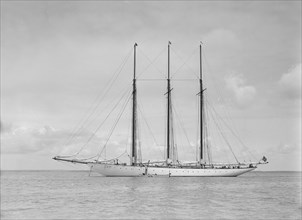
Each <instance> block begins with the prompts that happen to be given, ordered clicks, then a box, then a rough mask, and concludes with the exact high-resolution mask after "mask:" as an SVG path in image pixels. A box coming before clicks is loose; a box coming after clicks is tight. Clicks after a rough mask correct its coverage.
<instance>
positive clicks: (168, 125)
mask: <svg viewBox="0 0 302 220" xmlns="http://www.w3.org/2000/svg"><path fill="white" fill-rule="evenodd" d="M170 45H171V42H170V41H169V43H168V79H167V84H168V85H167V95H168V97H167V102H168V103H167V162H168V160H169V159H170V157H171V122H172V107H171V84H170Z"/></svg>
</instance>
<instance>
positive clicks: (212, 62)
mask: <svg viewBox="0 0 302 220" xmlns="http://www.w3.org/2000/svg"><path fill="white" fill-rule="evenodd" d="M168 41H171V42H172V49H171V72H172V75H173V79H175V80H174V81H172V84H173V88H174V90H173V98H174V99H173V100H174V102H173V106H174V107H175V109H178V110H176V114H177V115H178V116H179V117H178V116H177V117H178V119H177V118H176V116H175V121H174V122H175V132H176V131H180V133H182V134H179V135H178V136H177V140H176V141H177V148H178V154H179V158H180V159H184V160H194V159H195V156H194V153H195V143H196V140H197V139H198V138H197V130H196V127H197V123H196V121H197V104H196V100H197V97H196V94H197V93H198V83H197V81H192V80H188V81H182V80H181V79H196V75H198V71H199V69H198V68H199V63H198V55H199V52H198V47H199V42H200V41H202V42H203V61H204V62H203V70H204V80H205V86H206V87H207V90H206V96H207V100H208V103H209V104H208V108H209V109H212V108H213V109H216V110H215V111H216V112H217V114H218V115H220V116H219V117H221V118H222V119H223V121H227V122H229V123H230V124H231V125H232V128H233V131H236V134H238V135H239V136H240V140H241V141H242V142H243V143H244V145H242V144H238V143H237V145H239V146H238V147H236V146H235V141H234V145H233V144H232V146H233V148H234V149H233V150H234V151H235V152H236V154H237V155H238V157H239V158H242V160H253V161H255V160H258V159H260V158H261V157H262V156H263V155H266V157H267V158H268V159H269V162H270V163H269V164H268V165H266V166H262V167H261V168H260V169H259V170H301V2H300V1H243V2H239V1H213V2H210V1H200V2H199V1H190V2H182V1H175V2H173V1H166V2H157V1H146V2H138V1H114V2H108V1H85V2H84V1H49V2H47V1H1V169H78V167H76V166H70V165H68V164H62V163H59V162H56V161H53V160H52V159H51V158H52V157H53V156H55V155H72V154H74V153H77V152H78V151H79V150H80V149H81V147H83V146H84V147H83V149H82V151H81V152H80V154H79V155H80V156H81V155H82V156H83V157H85V156H89V155H90V156H94V155H95V154H96V153H97V152H99V151H100V150H101V149H102V147H103V145H104V144H105V143H106V140H107V138H108V135H110V129H111V127H112V125H113V123H114V120H115V118H116V117H117V115H118V113H119V111H120V109H121V108H120V107H116V109H115V111H114V112H113V113H112V115H110V117H109V118H108V120H107V121H106V122H105V123H104V125H102V127H100V129H97V128H98V126H99V125H100V124H101V123H102V121H103V120H104V118H106V116H107V115H108V113H109V112H110V109H112V108H113V107H114V106H115V104H116V103H117V102H118V101H119V98H120V97H123V98H122V99H121V101H120V104H121V106H122V105H123V102H125V100H126V99H127V98H128V96H129V94H130V93H129V89H131V77H132V74H133V53H132V49H133V44H134V43H135V42H137V43H138V48H137V57H138V58H137V63H138V66H137V74H138V75H139V79H140V81H138V91H139V94H138V99H139V105H140V110H139V112H142V114H141V113H139V121H140V130H141V132H140V136H141V140H142V155H143V159H145V160H147V159H148V158H151V159H162V158H163V156H164V152H163V150H164V147H163V146H164V144H165V141H164V133H165V96H164V93H165V89H166V84H165V81H163V80H158V81H144V80H146V79H164V78H165V77H166V73H167V44H168ZM113 81H114V83H112V86H110V85H111V82H113ZM104 94H106V96H103V95H104ZM123 95H124V96H123ZM213 111H214V110H213ZM213 111H212V112H213ZM223 113H227V114H223ZM212 114H214V113H211V112H209V113H208V117H209V118H208V119H209V142H211V146H212V156H213V158H214V157H215V156H216V158H217V159H224V160H226V161H231V156H230V157H229V156H225V155H226V153H225V150H224V149H223V146H224V145H225V144H224V143H223V142H220V141H219V140H216V139H215V135H216V136H217V138H218V136H219V135H218V133H219V132H218V129H217V128H216V129H215V126H212V127H210V121H211V120H212V121H213V122H214V123H215V120H213V119H211V118H215V117H214V116H213V117H212V116H211V115H212ZM145 119H146V121H147V122H148V125H147V123H145V122H144V121H145ZM177 120H178V121H177ZM129 122H130V105H129V103H128V105H127V106H126V107H125V112H124V114H123V115H122V117H121V119H120V122H119V124H118V125H119V126H117V128H116V130H115V131H114V133H113V134H112V136H111V138H110V140H109V142H108V147H107V149H106V154H107V155H106V156H107V158H108V157H110V156H113V155H114V154H122V153H123V152H125V150H126V149H127V148H129ZM220 123H221V122H220ZM223 124H224V123H223V122H222V123H221V124H220V125H221V129H222V130H225V133H226V134H229V135H230V136H232V134H233V133H232V132H230V131H227V130H226V129H224V128H222V126H223ZM77 128H78V129H77ZM183 130H185V132H184V131H183ZM73 131H79V132H73ZM73 133H76V134H77V135H75V137H74V138H73V136H72V134H73ZM93 134H94V136H93V138H92V140H91V141H90V142H89V143H88V144H87V146H86V143H87V140H88V139H89V138H90V137H92V135H93ZM150 134H151V135H150ZM220 138H221V137H220ZM233 138H234V137H233ZM231 139H232V138H231ZM215 150H216V151H217V152H218V153H215V152H214V151H215ZM128 152H129V150H128ZM246 152H249V153H248V154H247V153H246ZM116 156H117V155H116ZM82 168H83V167H81V166H80V169H82Z"/></svg>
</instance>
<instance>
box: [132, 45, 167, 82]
mask: <svg viewBox="0 0 302 220" xmlns="http://www.w3.org/2000/svg"><path fill="white" fill-rule="evenodd" d="M165 49H166V48H164V49H163V50H162V51H161V52H160V53H159V54H158V55H157V56H156V57H155V59H153V61H152V60H151V59H150V58H149V57H148V56H147V55H146V54H145V53H144V52H143V51H141V50H140V49H139V51H140V52H141V53H142V54H143V55H144V56H145V57H146V58H147V60H148V61H149V62H150V64H149V65H148V66H147V67H146V68H145V69H144V70H143V71H142V72H141V73H140V74H139V75H138V76H137V78H139V77H140V76H141V75H142V74H143V73H145V72H146V71H147V70H148V69H149V67H150V66H152V65H153V63H154V62H155V61H156V60H157V59H158V58H159V56H160V55H161V54H162V53H163V52H164V51H165ZM154 67H155V68H156V70H157V71H158V72H159V73H160V74H163V73H162V71H161V70H159V69H158V68H157V67H156V66H155V65H154ZM163 75H164V74H163Z"/></svg>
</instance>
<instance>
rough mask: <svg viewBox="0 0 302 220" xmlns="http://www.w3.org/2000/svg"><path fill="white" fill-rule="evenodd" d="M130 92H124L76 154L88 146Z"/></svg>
mask: <svg viewBox="0 0 302 220" xmlns="http://www.w3.org/2000/svg"><path fill="white" fill-rule="evenodd" d="M128 92H129V89H128V91H126V92H125V93H124V95H123V96H122V97H121V98H120V99H119V100H118V102H117V103H116V104H115V106H114V107H113V109H112V110H111V111H110V112H109V114H108V115H107V116H106V118H105V119H104V120H103V121H102V123H101V124H100V125H99V126H98V127H97V128H96V129H95V130H94V132H93V133H92V135H91V136H90V137H89V138H88V140H87V142H86V143H85V144H84V145H83V146H82V147H81V149H80V150H79V151H78V152H77V153H76V154H75V156H77V155H79V153H80V152H81V151H82V150H83V149H84V147H86V146H87V144H88V143H89V142H90V141H91V139H92V138H93V137H94V135H95V133H96V132H97V131H98V130H99V129H100V128H101V127H102V125H103V124H104V123H105V122H106V120H107V119H108V118H109V116H110V115H111V114H112V112H113V111H114V110H115V109H116V107H117V106H118V104H119V103H120V102H121V100H122V99H123V98H124V97H125V95H126V94H127V93H128Z"/></svg>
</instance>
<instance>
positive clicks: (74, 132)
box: [65, 49, 132, 146]
mask: <svg viewBox="0 0 302 220" xmlns="http://www.w3.org/2000/svg"><path fill="white" fill-rule="evenodd" d="M131 50H132V49H131ZM131 53H132V52H131V51H130V52H129V53H128V55H127V56H126V57H125V58H124V60H123V62H122V63H121V64H120V65H119V67H118V68H117V70H116V71H115V73H114V74H113V76H112V78H111V79H110V80H109V83H107V84H106V85H107V86H106V87H105V89H104V90H103V93H100V94H99V95H98V96H97V97H96V99H95V100H94V101H93V103H92V104H91V106H90V107H89V108H88V110H87V113H88V112H90V111H91V113H90V114H89V115H88V116H87V113H86V114H85V115H86V116H84V117H83V118H82V119H81V120H80V121H79V123H78V124H77V125H76V126H75V127H74V128H73V130H72V132H71V135H70V137H69V138H68V140H67V142H66V143H65V146H66V145H68V144H70V143H71V141H72V140H73V138H74V137H76V136H78V135H79V134H80V132H81V131H82V130H83V127H84V125H85V123H87V121H88V120H89V119H90V117H91V116H92V115H93V114H94V113H95V111H96V109H97V108H98V107H99V105H100V104H101V103H102V101H103V99H104V97H105V96H106V95H107V93H108V92H109V91H110V89H111V88H112V85H113V84H114V82H115V81H116V80H117V78H118V76H119V75H120V73H121V71H122V70H123V68H124V66H125V64H126V62H127V61H128V59H129V57H130V55H131ZM99 99H100V100H99ZM98 100H99V101H98ZM97 102H98V104H97V105H95V107H94V108H92V107H93V105H94V104H95V103H97ZM81 125H82V126H81ZM77 127H78V128H77Z"/></svg>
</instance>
